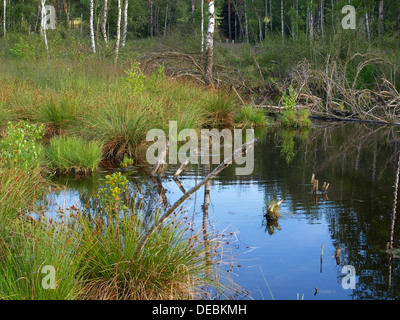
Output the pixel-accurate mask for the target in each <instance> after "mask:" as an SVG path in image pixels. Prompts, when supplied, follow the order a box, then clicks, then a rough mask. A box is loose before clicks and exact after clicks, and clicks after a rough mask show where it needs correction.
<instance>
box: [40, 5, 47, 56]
mask: <svg viewBox="0 0 400 320" xmlns="http://www.w3.org/2000/svg"><path fill="white" fill-rule="evenodd" d="M45 5H46V0H42V14H41V17H42V21H41V22H42V28H41V30H42V33H43V39H44V44H45V45H46V50H47V51H49V45H48V43H47V35H46V9H45Z"/></svg>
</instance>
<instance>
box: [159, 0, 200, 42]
mask: <svg viewBox="0 0 400 320" xmlns="http://www.w3.org/2000/svg"><path fill="white" fill-rule="evenodd" d="M202 1H204V0H202ZM167 23H168V3H167V7H166V8H165V21H164V39H165V37H166V36H167Z"/></svg>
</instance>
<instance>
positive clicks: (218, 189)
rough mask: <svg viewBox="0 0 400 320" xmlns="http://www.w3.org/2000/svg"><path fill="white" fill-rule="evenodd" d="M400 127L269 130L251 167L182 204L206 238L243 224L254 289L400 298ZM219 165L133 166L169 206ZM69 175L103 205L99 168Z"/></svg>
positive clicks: (240, 252) (70, 194) (228, 173)
mask: <svg viewBox="0 0 400 320" xmlns="http://www.w3.org/2000/svg"><path fill="white" fill-rule="evenodd" d="M399 130H400V129H399V128H398V127H384V126H372V125H361V124H352V123H351V124H350V123H349V124H343V123H322V122H321V123H314V126H313V128H312V129H311V130H309V131H306V132H284V131H282V130H280V129H267V130H266V131H264V132H259V133H258V137H261V136H262V138H263V139H260V141H259V142H258V144H257V145H256V147H255V164H254V172H253V174H251V175H249V176H235V164H233V165H232V166H230V167H227V168H226V169H224V170H223V171H222V172H221V173H220V174H219V175H218V176H217V177H215V178H214V179H213V180H212V181H211V182H209V183H208V184H207V185H206V186H205V187H204V189H200V190H199V191H197V192H196V193H195V194H193V195H192V197H191V198H190V199H189V200H187V201H186V203H185V204H184V206H185V208H186V210H187V211H188V212H189V213H190V214H192V215H193V219H194V220H199V221H202V224H203V230H204V234H203V235H204V237H207V234H208V228H209V226H210V223H211V222H213V226H214V227H215V228H217V229H218V230H224V229H225V228H226V227H227V226H234V227H235V228H237V230H238V241H237V243H236V244H235V246H236V253H237V259H238V260H239V261H240V265H241V266H242V267H241V268H240V270H237V271H235V273H236V275H237V276H236V278H234V280H235V281H236V282H237V283H238V284H239V285H241V286H242V287H244V288H246V289H247V290H249V292H250V296H251V297H252V298H255V299H263V298H266V297H268V290H269V288H270V290H271V291H272V292H273V294H274V297H275V299H295V298H296V296H297V294H300V295H301V294H303V293H304V299H306V300H307V299H399V298H400V276H399V275H400V273H399V259H397V258H396V255H395V254H388V253H387V252H388V251H387V250H386V248H387V247H386V245H387V243H389V250H392V251H389V252H392V253H395V252H396V251H393V250H395V249H396V248H399V245H400V243H399V240H400V239H399V231H398V227H397V226H396V213H397V210H398V205H397V186H398V168H399V165H398V162H399V153H400V148H399V141H400V140H399V139H400V136H399ZM212 169H213V167H211V168H203V167H202V166H198V165H190V164H189V165H188V166H187V167H186V168H185V170H184V171H183V172H182V174H181V175H180V176H179V180H177V179H173V178H172V177H173V175H174V173H175V172H176V170H177V167H172V166H171V167H169V166H168V167H167V168H166V170H165V172H164V175H163V177H162V180H159V181H157V180H155V181H154V180H151V179H150V178H148V175H147V174H140V173H139V172H134V173H133V174H131V175H130V176H129V180H130V182H131V186H130V187H131V191H132V192H135V191H140V192H141V193H143V194H144V195H145V196H146V197H147V199H152V200H153V201H161V202H163V203H164V205H168V203H174V202H175V201H176V200H177V199H179V198H180V197H181V196H182V194H183V193H184V192H185V190H189V189H190V188H191V187H193V186H194V185H196V183H197V182H198V180H199V179H202V178H203V177H204V176H205V171H207V170H212ZM102 174H104V173H102ZM102 174H100V176H101V175H102ZM312 174H315V176H317V177H318V179H319V180H320V182H321V181H322V182H323V181H326V182H329V183H330V186H329V190H328V192H327V193H326V194H318V195H317V197H313V194H312V190H311V187H310V186H311V184H310V179H311V177H312ZM61 183H62V184H64V185H67V189H66V191H65V192H64V197H65V198H64V199H65V200H66V202H67V203H71V202H73V204H74V205H80V206H82V207H83V208H86V209H88V208H91V207H92V206H95V201H94V200H93V196H94V194H95V193H96V190H97V189H98V187H99V185H100V184H101V181H100V180H99V177H93V178H87V179H83V180H80V181H70V180H68V181H61ZM394 185H395V188H394V187H393V186H394ZM210 194H211V197H210ZM50 196H53V197H54V198H55V199H53V200H55V201H56V202H57V201H60V199H61V198H62V197H63V195H62V193H61V192H60V193H59V194H58V195H57V194H56V193H52V194H50V195H49V197H50ZM200 197H201V198H203V201H201V200H200V201H198V198H200ZM269 199H284V202H283V203H282V207H281V210H280V212H281V214H282V216H281V217H280V218H279V224H278V221H275V222H273V223H272V222H271V221H270V222H269V223H268V221H267V219H266V218H265V217H264V214H263V207H265V202H266V201H267V200H269ZM63 205H64V204H63ZM85 206H86V207H85ZM55 208H56V206H55V207H54V210H55ZM50 211H51V210H50ZM87 212H90V210H87ZM277 230H278V231H279V232H276V231H277ZM338 247H341V252H340V255H339V259H336V257H335V255H336V250H337V248H338ZM249 248H254V249H252V250H250V249H249ZM321 248H323V250H321ZM322 251H323V252H322ZM345 265H351V266H353V267H354V268H355V271H356V276H357V282H356V288H355V289H348V290H345V289H344V288H343V287H342V285H341V283H342V279H343V277H344V274H342V268H343V266H345ZM260 270H262V273H263V274H264V275H265V278H266V279H267V281H268V288H267V286H266V285H265V284H266V283H265V281H264V280H263V279H264V278H263V275H262V273H261V272H260ZM315 288H318V290H315ZM315 292H317V293H315ZM314 294H315V295H314Z"/></svg>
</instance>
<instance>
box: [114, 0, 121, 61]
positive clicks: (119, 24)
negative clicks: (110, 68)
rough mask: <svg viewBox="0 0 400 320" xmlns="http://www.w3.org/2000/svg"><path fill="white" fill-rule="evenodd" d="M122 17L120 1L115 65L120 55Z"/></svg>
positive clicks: (119, 1) (119, 3)
mask: <svg viewBox="0 0 400 320" xmlns="http://www.w3.org/2000/svg"><path fill="white" fill-rule="evenodd" d="M121 16H122V7H121V0H118V21H117V41H116V43H115V55H114V63H117V61H118V55H119V42H120V39H121Z"/></svg>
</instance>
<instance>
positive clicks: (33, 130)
mask: <svg viewBox="0 0 400 320" xmlns="http://www.w3.org/2000/svg"><path fill="white" fill-rule="evenodd" d="M43 134H44V127H43V125H41V126H37V125H36V124H30V123H28V122H25V121H20V122H18V123H16V124H12V123H11V122H9V123H8V126H7V130H6V133H5V137H4V138H3V139H2V140H0V158H1V159H2V160H3V161H4V162H3V164H4V165H6V166H7V167H13V168H23V169H28V168H31V167H34V166H36V165H38V163H39V162H40V156H41V147H40V145H39V144H38V143H37V142H38V141H39V140H40V139H41V138H42V136H43Z"/></svg>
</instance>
